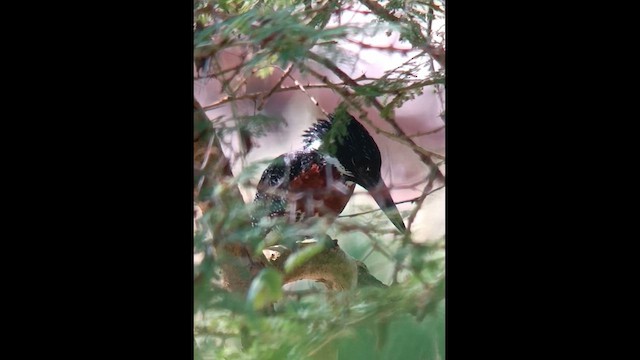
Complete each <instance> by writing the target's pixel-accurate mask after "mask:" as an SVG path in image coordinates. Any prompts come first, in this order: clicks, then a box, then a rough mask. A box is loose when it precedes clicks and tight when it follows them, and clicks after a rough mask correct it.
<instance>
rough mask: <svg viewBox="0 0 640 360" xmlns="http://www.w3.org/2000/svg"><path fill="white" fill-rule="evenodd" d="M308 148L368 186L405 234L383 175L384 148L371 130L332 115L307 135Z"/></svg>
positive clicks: (350, 120)
mask: <svg viewBox="0 0 640 360" xmlns="http://www.w3.org/2000/svg"><path fill="white" fill-rule="evenodd" d="M304 141H305V147H307V148H314V149H316V150H317V151H319V152H321V153H323V154H324V155H325V159H326V160H327V162H329V163H331V164H332V165H334V166H336V167H337V168H338V170H339V171H340V172H341V173H342V174H343V175H344V176H345V177H346V179H347V181H352V182H354V183H356V184H358V185H360V186H362V187H364V188H365V189H366V190H367V191H368V192H369V194H371V196H372V197H373V199H374V200H375V201H376V203H377V204H378V206H380V209H382V210H383V211H384V213H385V214H386V215H387V217H388V218H389V220H391V222H392V223H393V224H394V225H395V226H396V228H398V230H400V232H402V233H404V232H405V231H406V228H405V226H404V222H403V221H402V216H401V215H400V212H399V211H398V208H397V207H396V205H395V203H394V202H393V198H391V194H390V193H389V189H388V188H387V186H386V185H385V183H384V181H383V180H382V177H381V176H380V167H381V164H382V160H381V158H380V149H378V145H377V144H376V142H375V141H374V140H373V138H372V137H371V135H369V132H368V131H367V129H366V128H365V127H364V126H362V124H360V123H359V122H358V121H357V120H356V119H355V118H354V117H353V116H351V115H349V114H347V113H344V115H343V116H334V115H329V121H327V120H318V122H316V123H315V124H314V125H313V126H312V127H311V128H310V129H309V130H307V131H306V132H305V134H304Z"/></svg>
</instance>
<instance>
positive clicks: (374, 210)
mask: <svg viewBox="0 0 640 360" xmlns="http://www.w3.org/2000/svg"><path fill="white" fill-rule="evenodd" d="M443 188H444V186H441V187H439V188H436V189H433V190H431V191H429V193H428V194H423V195H420V196H418V197H415V198H413V199H409V200H402V201H398V202H396V203H395V204H396V205H400V204H406V203H413V202H416V201H419V200H420V199H423V200H424V198H426V197H427V196H428V195H430V194H433V193H434V192H436V191H438V190H440V189H443ZM377 211H382V209H373V210H368V211H363V212H359V213H355V214H348V215H340V216H338V217H340V218H350V217H356V216H360V215H365V214H371V213H374V212H377Z"/></svg>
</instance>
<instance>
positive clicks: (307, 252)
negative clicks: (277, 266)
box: [284, 242, 326, 273]
mask: <svg viewBox="0 0 640 360" xmlns="http://www.w3.org/2000/svg"><path fill="white" fill-rule="evenodd" d="M325 246H326V245H325V244H324V243H323V242H318V243H316V244H311V245H307V246H305V247H303V248H302V249H300V250H298V251H296V252H295V253H293V254H291V256H289V258H287V261H286V262H285V263H284V271H285V272H287V273H290V272H291V271H293V270H294V269H296V268H297V267H299V266H300V265H302V264H304V263H306V262H307V261H309V259H311V258H312V257H314V256H316V255H318V254H319V253H321V252H322V251H323V250H324V249H325Z"/></svg>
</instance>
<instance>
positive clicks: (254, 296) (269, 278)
mask: <svg viewBox="0 0 640 360" xmlns="http://www.w3.org/2000/svg"><path fill="white" fill-rule="evenodd" d="M282 295H283V291H282V275H280V273H278V272H277V271H276V270H274V269H271V268H266V269H263V270H261V271H260V273H259V274H258V276H256V278H255V279H253V281H252V282H251V286H250V287H249V292H248V293H247V301H248V302H249V304H251V306H252V307H253V309H254V310H260V309H264V308H265V307H267V306H268V305H271V304H273V303H274V302H276V301H278V300H280V299H281V298H282Z"/></svg>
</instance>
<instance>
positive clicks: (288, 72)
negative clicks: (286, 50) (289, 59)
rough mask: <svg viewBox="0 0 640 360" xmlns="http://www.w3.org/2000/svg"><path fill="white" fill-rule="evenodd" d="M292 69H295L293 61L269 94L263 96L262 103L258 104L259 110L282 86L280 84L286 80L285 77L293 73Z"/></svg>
mask: <svg viewBox="0 0 640 360" xmlns="http://www.w3.org/2000/svg"><path fill="white" fill-rule="evenodd" d="M278 69H279V68H278ZM291 70H293V63H291V64H289V66H287V69H286V70H284V74H282V76H281V77H280V79H279V80H278V82H277V83H276V84H275V85H274V86H273V87H272V88H271V90H270V91H269V92H268V93H267V95H265V96H262V97H261V98H260V105H258V107H257V110H258V111H261V110H262V109H263V108H264V104H265V100H266V99H268V98H269V97H270V96H271V95H272V94H273V93H274V92H275V91H276V90H277V89H278V88H280V85H282V83H283V82H284V79H286V78H287V76H289V74H290V73H291Z"/></svg>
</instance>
